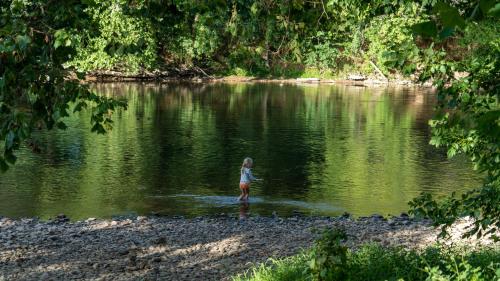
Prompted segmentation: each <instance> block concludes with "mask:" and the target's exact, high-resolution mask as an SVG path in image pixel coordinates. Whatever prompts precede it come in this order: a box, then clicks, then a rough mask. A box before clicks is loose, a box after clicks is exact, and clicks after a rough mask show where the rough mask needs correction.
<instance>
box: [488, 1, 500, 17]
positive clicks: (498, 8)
mask: <svg viewBox="0 0 500 281" xmlns="http://www.w3.org/2000/svg"><path fill="white" fill-rule="evenodd" d="M488 14H489V15H492V16H494V17H498V16H500V3H498V4H496V5H495V7H493V8H491V9H490V10H489V11H488Z"/></svg>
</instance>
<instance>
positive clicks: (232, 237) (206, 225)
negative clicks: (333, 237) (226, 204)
mask: <svg viewBox="0 0 500 281" xmlns="http://www.w3.org/2000/svg"><path fill="white" fill-rule="evenodd" d="M57 218H58V219H60V220H62V219H64V220H66V219H67V220H68V221H65V223H56V224H54V222H53V221H47V222H44V221H38V220H32V219H23V220H12V219H9V218H0V265H1V272H2V274H4V275H6V276H15V277H16V279H18V280H32V279H33V278H34V276H37V277H38V278H35V279H39V280H47V279H50V280H73V279H75V278H79V279H88V280H96V279H102V276H108V277H106V278H105V279H106V280H107V279H108V278H110V279H114V280H159V279H164V280H181V281H182V280H231V279H230V278H231V276H234V275H235V274H238V273H242V272H244V271H245V270H247V269H249V268H250V267H251V266H252V265H253V264H256V263H261V262H264V261H266V259H267V258H269V257H270V256H271V255H272V256H273V258H279V257H284V256H289V255H293V254H296V253H298V252H300V251H301V249H304V248H307V247H310V246H311V245H312V243H313V240H314V238H315V237H316V236H315V234H313V232H312V231H313V229H322V228H326V227H329V228H333V227H340V226H341V227H344V228H345V230H346V232H347V234H348V237H349V239H348V240H347V241H346V242H345V243H346V244H347V245H348V246H349V247H351V248H356V247H358V246H359V245H360V244H362V243H365V242H372V241H374V242H376V243H380V244H382V245H384V246H409V247H413V248H419V247H424V246H427V245H428V244H429V243H432V242H433V241H436V236H437V233H438V232H439V230H436V229H434V228H432V227H430V222H429V221H428V220H426V221H416V220H413V219H411V218H410V217H409V216H408V215H407V214H402V215H401V216H399V217H391V218H390V219H388V220H385V218H384V217H382V216H380V215H377V214H375V215H372V216H370V217H366V218H364V219H359V220H356V219H354V218H352V216H351V215H350V214H344V215H343V216H341V217H338V218H331V217H307V216H304V215H300V216H299V215H297V216H293V217H290V218H282V217H278V215H277V213H275V212H274V214H273V216H272V217H255V216H250V217H249V219H247V220H245V221H239V219H238V217H237V216H232V217H231V216H230V215H229V214H218V215H216V216H211V217H198V218H196V219H184V218H182V217H175V218H173V217H170V218H168V217H143V216H139V217H136V218H135V219H132V220H131V219H130V217H129V218H115V219H113V220H101V219H99V220H98V219H94V218H91V219H87V220H85V221H79V222H70V221H69V219H68V218H66V217H65V216H63V214H61V215H59V216H57ZM109 225H111V226H116V227H113V228H107V227H103V226H109ZM461 231H462V230H461V228H457V230H456V231H455V230H454V232H453V235H454V237H458V236H460V233H461ZM467 243H469V244H470V245H473V244H474V243H476V242H474V241H472V242H471V241H467ZM49 274H50V275H49ZM0 276H1V275H0ZM0 279H1V278H0Z"/></svg>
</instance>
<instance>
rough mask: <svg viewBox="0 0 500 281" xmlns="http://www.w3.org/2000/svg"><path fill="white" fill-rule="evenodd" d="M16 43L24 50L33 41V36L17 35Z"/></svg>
mask: <svg viewBox="0 0 500 281" xmlns="http://www.w3.org/2000/svg"><path fill="white" fill-rule="evenodd" d="M16 43H17V45H19V48H20V49H21V50H24V49H26V47H27V46H28V45H29V44H30V43H31V38H30V37H29V36H27V35H17V36H16Z"/></svg>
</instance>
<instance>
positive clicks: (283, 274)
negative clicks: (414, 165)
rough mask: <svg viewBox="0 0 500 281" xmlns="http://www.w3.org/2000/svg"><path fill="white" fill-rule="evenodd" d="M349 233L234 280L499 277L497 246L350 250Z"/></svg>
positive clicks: (328, 235) (331, 235)
mask: <svg viewBox="0 0 500 281" xmlns="http://www.w3.org/2000/svg"><path fill="white" fill-rule="evenodd" d="M344 238H345V236H344V234H343V232H341V231H336V230H334V231H331V230H330V231H325V232H324V234H323V236H321V238H319V239H318V240H317V241H316V243H315V245H314V246H313V248H312V249H311V250H309V251H307V252H304V253H301V254H299V255H296V256H293V257H288V258H285V259H281V260H270V261H269V262H268V263H266V264H262V265H260V266H258V267H255V268H253V269H251V270H249V271H248V272H247V273H245V274H243V275H239V276H237V277H234V278H233V280H235V281H243V280H248V281H267V280H348V281H379V280H380V281H383V280H415V281H418V280H422V281H423V280H425V281H431V280H436V281H438V280H439V281H441V280H442V281H444V280H448V281H462V280H463V281H465V280H467V281H469V280H476V281H487V280H500V250H499V249H498V248H491V249H489V248H483V249H481V250H477V251H471V250H467V249H464V248H446V247H442V246H431V247H428V248H426V249H425V250H422V251H417V250H407V249H403V248H384V247H382V246H380V245H378V244H366V245H363V246H362V247H360V248H359V249H358V250H356V251H351V250H348V249H347V248H346V247H345V246H343V245H342V244H341V240H342V239H344Z"/></svg>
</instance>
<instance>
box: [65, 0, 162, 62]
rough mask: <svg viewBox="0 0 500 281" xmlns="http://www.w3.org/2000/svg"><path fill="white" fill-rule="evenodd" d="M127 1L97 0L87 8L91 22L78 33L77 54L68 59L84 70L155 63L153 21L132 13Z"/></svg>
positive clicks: (86, 11)
mask: <svg viewBox="0 0 500 281" xmlns="http://www.w3.org/2000/svg"><path fill="white" fill-rule="evenodd" d="M128 9H129V8H128V1H125V0H113V1H107V0H106V1H103V0H94V1H93V3H92V5H91V6H88V7H87V8H86V9H85V10H84V11H85V13H86V14H88V15H89V17H90V19H91V20H90V22H89V24H90V26H88V27H87V29H86V30H84V32H83V33H81V34H79V36H78V37H79V38H78V44H77V48H76V50H77V54H76V57H75V58H74V59H73V60H72V61H70V62H69V63H68V65H71V66H75V67H77V68H78V69H79V70H81V71H91V70H122V71H128V72H137V71H139V70H140V69H143V68H146V69H148V68H152V67H154V66H155V63H156V59H157V54H156V48H157V46H156V41H155V37H154V34H153V31H152V28H153V27H152V25H151V23H150V22H149V21H148V20H147V19H144V18H142V17H139V16H135V15H133V14H129V13H127V12H128Z"/></svg>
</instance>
